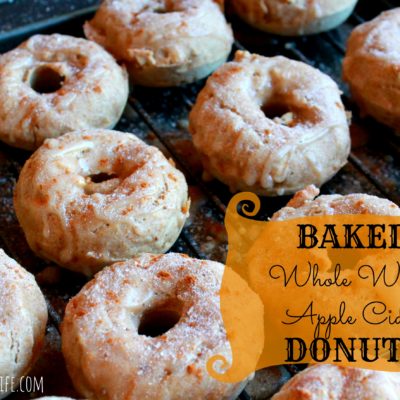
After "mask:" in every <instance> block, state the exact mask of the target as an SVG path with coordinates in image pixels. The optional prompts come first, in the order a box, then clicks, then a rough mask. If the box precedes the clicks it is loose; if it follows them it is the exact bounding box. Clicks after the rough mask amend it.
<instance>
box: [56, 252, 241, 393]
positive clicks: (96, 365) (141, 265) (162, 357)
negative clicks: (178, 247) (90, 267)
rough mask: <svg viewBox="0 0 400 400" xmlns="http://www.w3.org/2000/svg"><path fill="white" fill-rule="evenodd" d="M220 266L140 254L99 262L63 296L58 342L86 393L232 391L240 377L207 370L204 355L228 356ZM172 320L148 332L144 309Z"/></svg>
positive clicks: (172, 256) (179, 257) (182, 257)
mask: <svg viewBox="0 0 400 400" xmlns="http://www.w3.org/2000/svg"><path fill="white" fill-rule="evenodd" d="M223 271H224V266H223V265H222V264H219V263H215V262H212V261H202V260H196V259H192V258H189V257H188V256H185V255H180V254H173V253H170V254H167V255H161V256H160V255H150V254H146V255H142V256H141V257H137V258H135V259H133V260H130V261H126V262H124V263H118V264H115V265H113V266H111V267H109V268H106V269H104V270H103V271H102V272H100V273H99V274H97V275H96V277H95V278H94V280H93V281H91V282H89V283H88V284H87V285H86V286H85V287H84V288H83V289H82V290H81V292H80V293H79V294H78V295H77V296H75V297H74V298H73V299H72V300H71V301H70V302H69V304H68V306H67V309H66V314H65V319H64V321H63V324H62V350H63V353H64V357H65V359H66V362H67V367H68V371H69V373H70V375H71V377H72V380H73V382H74V385H75V386H76V388H77V389H78V391H79V392H80V393H81V395H82V396H85V397H86V398H89V399H90V398H96V399H99V400H105V399H122V398H123V399H131V400H135V399H138V400H139V399H140V400H150V399H151V400H162V399H174V400H187V399H193V400H203V399H208V400H226V399H232V400H234V399H236V398H237V396H238V395H239V393H240V391H241V390H242V388H243V383H238V384H226V383H222V382H219V381H217V380H214V379H213V378H211V376H210V375H209V374H208V373H207V370H206V364H207V361H208V360H209V358H210V357H212V356H214V355H217V354H223V355H224V356H225V357H226V358H227V359H228V360H230V358H231V352H230V347H229V343H228V341H227V338H226V333H225V329H224V327H223V321H222V317H221V312H220V306H219V289H220V286H221V282H222V275H223ZM155 310H158V313H159V314H158V315H153V321H150V322H153V323H156V324H157V323H159V324H160V323H161V324H162V323H163V322H164V320H163V315H162V314H161V313H162V312H164V313H165V311H169V312H170V313H175V314H176V319H175V324H171V325H172V326H169V329H164V330H162V331H161V332H160V333H159V335H158V336H155V335H153V336H149V334H148V333H147V332H146V331H143V328H142V324H143V320H144V318H145V316H146V315H149V313H150V312H153V313H154V312H155Z"/></svg>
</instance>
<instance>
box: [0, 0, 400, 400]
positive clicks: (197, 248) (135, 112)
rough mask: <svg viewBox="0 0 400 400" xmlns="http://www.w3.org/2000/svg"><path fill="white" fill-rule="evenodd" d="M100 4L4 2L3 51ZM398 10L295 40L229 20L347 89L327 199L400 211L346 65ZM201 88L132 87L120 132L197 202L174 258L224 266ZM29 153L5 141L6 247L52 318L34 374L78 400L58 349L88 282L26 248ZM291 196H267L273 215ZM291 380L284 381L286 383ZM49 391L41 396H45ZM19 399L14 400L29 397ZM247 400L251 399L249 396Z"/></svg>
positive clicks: (244, 42)
mask: <svg viewBox="0 0 400 400" xmlns="http://www.w3.org/2000/svg"><path fill="white" fill-rule="evenodd" d="M97 4H98V0H80V1H79V0H55V1H46V0H14V1H13V0H7V1H5V2H4V1H2V2H0V21H1V22H0V53H3V52H5V51H7V50H10V49H12V48H13V47H15V46H16V45H17V44H18V43H19V42H21V41H22V40H23V39H25V38H26V37H28V36H30V35H32V34H34V33H38V32H41V33H51V32H60V33H64V34H70V35H74V36H82V35H83V33H82V24H83V22H84V20H86V19H88V18H90V17H91V15H92V14H93V12H94V10H95V8H96V5H97ZM395 6H396V0H375V1H371V0H361V1H360V2H359V4H358V6H357V8H356V11H355V12H354V14H353V15H352V16H351V17H350V19H349V20H348V21H347V22H346V23H345V24H343V25H342V26H340V27H339V28H338V29H336V30H333V31H331V32H328V33H323V34H320V35H316V36H310V37H303V38H297V39H287V38H279V37H275V36H271V35H267V34H264V33H261V32H258V31H256V30H253V29H251V28H250V27H248V26H246V25H245V24H244V23H242V22H240V21H239V20H237V18H235V17H233V16H229V19H230V20H231V22H232V25H233V28H234V31H235V35H236V42H235V49H234V50H237V49H243V48H245V49H247V50H249V51H252V52H255V53H259V54H263V55H267V56H273V55H277V54H282V55H286V56H288V57H290V58H293V59H297V60H301V61H304V62H306V63H308V64H311V65H313V66H315V67H317V68H319V69H321V70H322V71H323V72H325V73H327V74H329V75H330V76H331V77H332V78H333V79H334V80H335V81H336V82H337V83H338V84H339V85H340V87H341V89H342V90H343V93H344V94H343V98H344V102H345V105H346V107H347V108H348V109H349V110H351V111H352V112H353V124H352V126H351V133H352V140H353V147H352V153H351V156H350V160H349V163H348V164H347V165H346V166H345V167H344V168H343V169H342V171H341V172H340V173H339V174H338V175H337V176H336V177H335V178H334V179H333V180H331V181H330V182H329V183H327V184H326V185H325V186H324V187H323V188H322V192H323V193H339V194H348V193H354V192H363V193H368V194H373V195H378V196H381V197H386V198H389V199H391V200H392V201H394V202H396V203H397V204H400V185H399V183H400V168H399V158H398V156H399V150H400V137H399V136H397V135H396V134H395V133H394V132H392V131H391V130H389V129H388V128H385V127H383V126H382V125H380V124H378V123H376V122H375V121H373V120H371V119H365V120H361V119H360V118H359V114H358V111H357V107H356V106H355V105H354V104H353V103H352V101H351V99H350V96H349V93H348V89H347V87H346V86H345V85H344V84H343V82H342V80H341V61H342V58H343V55H344V50H345V44H346V40H347V37H348V35H349V33H350V32H351V30H352V29H353V28H354V27H355V26H356V25H358V24H360V23H362V22H364V21H366V20H369V19H371V18H373V17H375V16H376V15H378V13H380V12H381V11H383V10H385V9H388V8H393V7H395ZM203 85H204V81H201V82H198V83H195V84H192V85H188V86H185V87H182V88H173V89H163V90H161V89H146V88H134V89H133V92H132V94H131V97H130V99H129V104H128V106H127V108H126V111H125V113H124V116H123V118H122V119H121V121H120V122H119V124H118V126H117V127H116V129H118V130H121V131H126V132H131V133H134V134H136V135H137V136H139V137H140V138H141V139H143V140H145V141H146V142H147V143H149V144H152V145H155V146H158V147H160V148H161V149H162V150H163V151H164V153H165V154H166V155H167V156H169V157H172V158H173V159H174V160H175V161H176V164H177V166H178V167H179V168H180V169H181V170H182V171H183V172H184V173H185V175H186V178H187V181H188V184H189V186H190V194H191V197H192V203H193V204H192V208H191V217H190V220H189V221H188V223H187V225H186V227H185V229H184V231H183V232H182V234H181V236H180V238H179V240H178V241H177V243H176V245H175V246H174V248H173V250H174V251H179V252H184V253H188V254H189V255H192V256H195V257H200V258H208V259H213V260H217V261H222V262H223V261H224V260H225V256H226V249H227V238H226V233H225V229H224V226H223V219H224V213H225V207H226V205H227V204H228V202H229V200H230V198H231V197H232V195H231V193H229V191H228V189H227V188H226V187H225V186H224V185H223V184H221V183H219V182H216V181H214V182H211V183H204V182H203V181H202V180H201V172H202V170H201V165H200V162H199V159H198V157H197V156H196V151H195V149H194V148H193V145H192V142H191V138H190V135H189V134H188V130H187V117H188V113H189V111H190V108H191V106H192V105H193V103H194V101H195V99H196V96H197V94H198V92H199V90H200V89H201V88H202V86H203ZM29 155H30V154H29V153H27V152H24V151H20V150H16V149H13V148H11V147H8V146H6V145H3V144H0V247H3V248H4V249H5V251H6V252H7V253H8V254H9V255H10V256H11V257H13V258H15V259H16V260H18V261H19V262H20V263H21V264H22V265H23V266H24V267H26V268H27V269H28V270H29V271H31V272H32V273H34V274H35V276H36V278H37V280H38V282H39V284H40V286H41V288H42V290H43V292H44V294H45V296H46V299H47V302H48V309H49V314H50V319H49V324H48V328H47V336H46V338H47V340H46V346H45V349H44V352H43V354H42V356H41V358H40V360H39V361H38V363H37V364H36V366H35V368H34V370H33V371H32V373H31V375H32V376H37V377H42V376H43V378H44V394H46V395H68V396H71V397H77V396H78V395H77V393H75V391H74V389H73V387H72V383H71V381H70V379H69V377H68V374H67V372H66V369H65V366H64V362H63V357H62V354H61V352H60V334H59V324H60V322H61V320H62V316H63V311H64V308H65V305H66V303H67V302H68V300H69V299H70V297H71V296H73V295H74V294H75V293H77V292H78V291H79V289H80V288H81V287H82V285H83V284H84V283H85V279H84V278H82V277H81V276H78V275H76V274H73V273H71V272H69V271H66V270H61V269H59V268H58V267H56V266H55V265H51V264H47V263H46V262H44V261H43V260H40V259H38V258H36V257H35V256H34V255H33V254H32V252H31V251H30V250H29V248H28V246H27V244H26V241H25V239H24V235H23V233H22V231H21V229H20V227H19V225H18V222H17V220H16V218H15V214H14V211H13V204H12V194H13V188H14V185H15V182H16V179H17V177H18V174H19V171H20V169H21V167H22V166H23V164H24V162H25V161H26V159H27V158H28V157H29ZM287 201H288V198H276V199H265V200H264V201H263V204H264V208H263V210H264V215H265V216H266V217H267V216H269V215H271V214H272V213H273V212H274V211H276V210H277V209H279V208H280V207H282V206H283V205H284V204H285V203H286V202H287ZM297 370H298V368H297V367H293V368H291V367H285V368H280V369H272V370H271V378H270V382H269V383H268V387H270V388H271V390H273V388H274V387H276V386H277V384H278V383H279V382H281V381H282V380H284V379H287V377H288V376H290V375H292V374H294V373H296V372H297ZM284 377H286V378H284ZM41 395H42V393H34V394H32V397H39V396H41ZM26 398H27V395H26V394H22V393H16V394H13V395H12V396H11V397H10V399H14V400H17V399H26ZM240 398H241V399H250V397H249V395H248V394H247V393H246V392H244V393H243V394H242V395H241V396H240Z"/></svg>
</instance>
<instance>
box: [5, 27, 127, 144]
mask: <svg viewBox="0 0 400 400" xmlns="http://www.w3.org/2000/svg"><path fill="white" fill-rule="evenodd" d="M0 93H1V101H0V140H2V141H4V142H6V143H7V144H9V145H11V146H15V147H20V148H23V149H27V150H34V149H36V148H37V147H39V146H40V145H41V144H42V143H43V141H44V140H45V139H46V138H52V137H58V136H60V135H62V134H64V133H66V132H70V131H73V130H78V129H89V128H112V127H114V125H115V124H116V123H117V122H118V120H119V118H120V116H121V114H122V112H123V110H124V107H125V104H126V101H127V98H128V78H127V73H126V71H125V70H124V69H123V68H121V67H120V66H119V65H118V64H117V63H116V61H115V60H114V59H113V57H112V56H111V55H110V54H108V53H107V52H106V51H104V50H103V49H102V48H101V47H100V46H98V45H97V44H96V43H93V42H89V41H88V40H85V39H78V38H74V37H71V36H65V35H59V34H54V35H35V36H32V37H31V38H30V39H28V40H27V41H26V42H24V43H22V44H21V45H20V46H18V47H17V48H16V49H15V50H12V51H10V52H8V53H5V54H2V55H1V56H0Z"/></svg>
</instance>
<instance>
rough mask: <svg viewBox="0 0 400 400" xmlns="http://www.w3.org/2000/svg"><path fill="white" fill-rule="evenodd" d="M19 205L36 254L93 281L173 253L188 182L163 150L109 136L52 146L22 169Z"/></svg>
mask: <svg viewBox="0 0 400 400" xmlns="http://www.w3.org/2000/svg"><path fill="white" fill-rule="evenodd" d="M14 205H15V210H16V213H17V217H18V220H19V222H20V224H21V226H22V229H23V230H24V233H25V236H26V238H27V240H28V243H29V245H30V247H31V248H32V250H33V251H34V252H36V253H37V254H38V255H40V256H42V257H44V258H46V259H49V260H52V261H54V262H56V263H57V264H59V265H61V266H64V267H66V268H69V269H72V270H75V271H79V272H82V273H84V274H86V275H92V274H93V273H95V272H97V271H98V270H99V269H101V268H102V267H104V266H106V265H110V264H112V263H113V262H116V261H121V260H124V259H127V258H130V257H132V256H135V255H137V254H140V253H143V252H149V251H150V252H154V253H163V252H165V251H167V250H168V249H169V248H170V247H171V246H172V245H173V244H174V242H175V241H176V239H177V238H178V236H179V233H180V231H181V229H182V227H183V225H184V223H185V220H186V218H187V216H188V213H189V200H188V187H187V184H186V180H185V178H184V176H183V174H182V173H181V172H180V171H178V170H177V169H176V168H175V167H174V165H173V164H172V163H171V162H170V161H169V160H168V159H167V158H166V157H165V156H164V155H163V154H162V153H161V152H160V151H159V150H158V149H157V148H155V147H153V146H148V145H146V144H145V143H144V142H142V141H141V140H140V139H138V138H137V137H135V136H134V135H132V134H129V133H122V132H116V131H107V130H89V131H79V132H72V133H68V134H66V135H64V136H62V137H60V138H58V139H49V140H47V141H46V142H45V143H44V144H43V145H42V146H41V147H40V148H39V149H38V150H37V151H36V152H35V153H34V154H33V156H32V157H31V158H30V159H29V160H28V161H27V163H26V164H25V166H24V168H23V169H22V172H21V175H20V177H19V179H18V183H17V186H16V190H15V194H14Z"/></svg>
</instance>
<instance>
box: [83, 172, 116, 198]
mask: <svg viewBox="0 0 400 400" xmlns="http://www.w3.org/2000/svg"><path fill="white" fill-rule="evenodd" d="M85 180H86V185H85V193H86V194H88V195H91V194H95V193H102V194H110V193H112V192H113V191H114V190H115V189H116V188H117V187H118V186H119V184H120V183H121V181H120V179H119V177H118V175H116V174H112V173H107V172H100V173H98V174H93V175H89V176H87V177H86V178H85Z"/></svg>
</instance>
